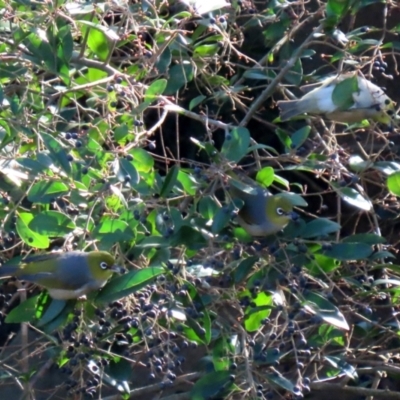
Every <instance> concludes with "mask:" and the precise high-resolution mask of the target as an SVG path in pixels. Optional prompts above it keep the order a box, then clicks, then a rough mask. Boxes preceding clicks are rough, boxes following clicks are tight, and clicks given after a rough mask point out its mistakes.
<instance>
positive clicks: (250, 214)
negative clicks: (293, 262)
mask: <svg viewBox="0 0 400 400" xmlns="http://www.w3.org/2000/svg"><path fill="white" fill-rule="evenodd" d="M240 186H241V188H239V187H238V185H236V183H234V181H232V180H231V181H230V187H229V192H230V194H231V196H232V198H233V199H235V198H238V199H240V200H242V201H243V202H244V204H243V207H242V208H241V209H240V211H239V214H238V217H237V219H238V222H239V224H240V226H241V227H242V228H243V229H244V230H245V231H246V232H247V233H248V234H250V235H252V236H268V235H273V234H275V233H277V232H279V231H280V230H281V229H283V228H284V227H285V226H286V225H287V224H288V223H289V222H290V221H291V220H294V219H296V218H297V214H296V213H295V212H293V204H292V203H291V202H290V200H289V199H288V198H287V197H285V196H284V195H282V194H275V195H272V194H271V193H270V192H268V191H267V190H264V189H262V188H261V187H260V186H256V187H250V186H247V185H245V186H244V187H242V186H243V185H242V184H241V183H240Z"/></svg>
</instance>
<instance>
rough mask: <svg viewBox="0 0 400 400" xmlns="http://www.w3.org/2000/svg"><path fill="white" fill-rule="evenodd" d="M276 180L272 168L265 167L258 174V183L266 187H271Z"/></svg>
mask: <svg viewBox="0 0 400 400" xmlns="http://www.w3.org/2000/svg"><path fill="white" fill-rule="evenodd" d="M274 179H275V172H274V169H273V168H272V167H264V168H262V169H260V170H259V171H258V172H257V175H256V181H257V182H258V183H259V184H260V185H262V186H264V187H268V186H271V185H272V183H273V182H274Z"/></svg>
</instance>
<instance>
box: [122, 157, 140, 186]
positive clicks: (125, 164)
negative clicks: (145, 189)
mask: <svg viewBox="0 0 400 400" xmlns="http://www.w3.org/2000/svg"><path fill="white" fill-rule="evenodd" d="M119 166H120V170H121V172H122V174H123V177H124V179H123V181H125V182H126V179H127V177H129V183H130V185H131V186H132V187H136V185H137V184H138V183H139V181H140V176H139V174H138V172H137V170H136V168H135V166H134V165H133V163H132V162H130V161H128V160H127V159H126V158H121V159H119Z"/></svg>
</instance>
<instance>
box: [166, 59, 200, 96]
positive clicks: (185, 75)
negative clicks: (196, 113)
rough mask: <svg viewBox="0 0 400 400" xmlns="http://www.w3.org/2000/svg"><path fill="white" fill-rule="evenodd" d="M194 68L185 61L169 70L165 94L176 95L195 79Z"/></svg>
mask: <svg viewBox="0 0 400 400" xmlns="http://www.w3.org/2000/svg"><path fill="white" fill-rule="evenodd" d="M193 76H194V75H193V66H192V65H191V64H189V63H187V62H185V61H183V62H182V63H179V64H176V65H174V66H173V67H172V68H171V69H170V70H169V77H168V85H167V87H166V89H165V92H164V94H165V95H166V96H171V95H175V94H176V92H177V91H178V90H179V89H180V88H181V87H183V86H184V85H186V84H187V83H188V82H190V81H191V80H192V79H193Z"/></svg>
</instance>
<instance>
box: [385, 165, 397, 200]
mask: <svg viewBox="0 0 400 400" xmlns="http://www.w3.org/2000/svg"><path fill="white" fill-rule="evenodd" d="M386 185H387V187H388V189H389V191H390V192H391V193H393V194H394V195H396V196H400V171H399V172H394V173H393V174H390V175H389V176H388V177H387V180H386Z"/></svg>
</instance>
